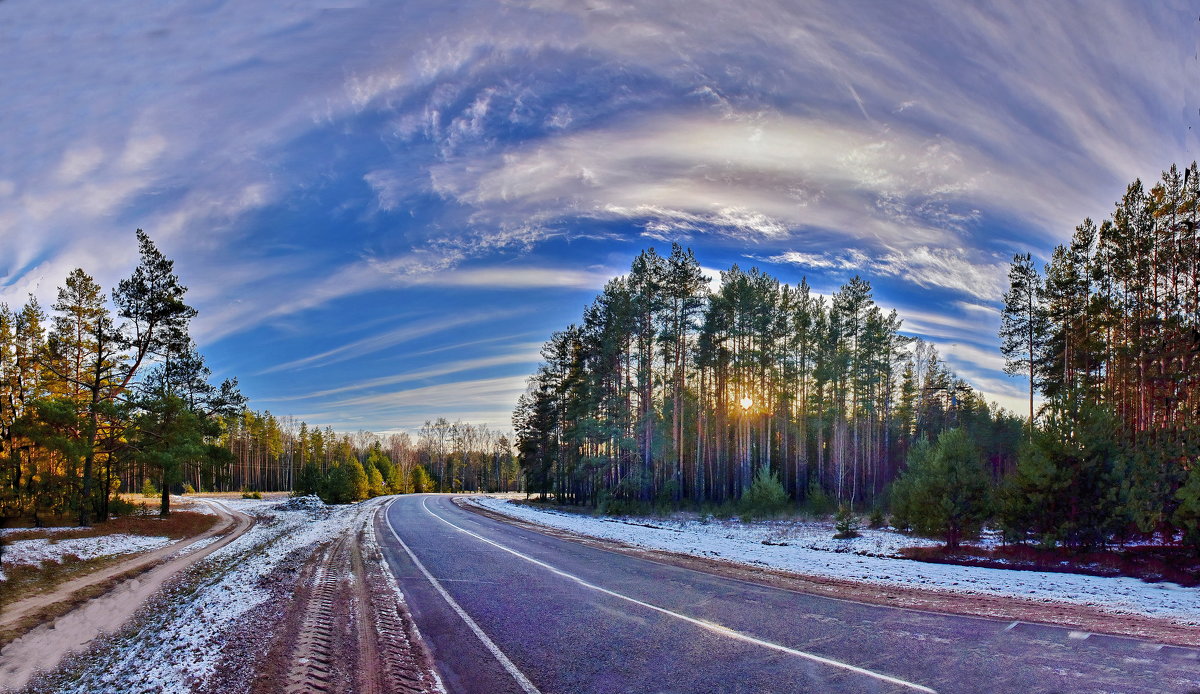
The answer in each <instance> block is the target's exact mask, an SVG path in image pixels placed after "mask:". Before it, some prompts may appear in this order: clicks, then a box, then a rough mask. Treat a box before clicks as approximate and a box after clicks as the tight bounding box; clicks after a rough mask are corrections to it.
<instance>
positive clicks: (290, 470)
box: [186, 409, 522, 503]
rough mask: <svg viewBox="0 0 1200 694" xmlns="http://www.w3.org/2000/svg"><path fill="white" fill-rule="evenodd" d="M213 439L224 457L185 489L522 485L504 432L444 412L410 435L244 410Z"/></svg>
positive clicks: (335, 494) (351, 497)
mask: <svg viewBox="0 0 1200 694" xmlns="http://www.w3.org/2000/svg"><path fill="white" fill-rule="evenodd" d="M217 443H218V445H220V446H221V447H222V448H224V449H226V450H228V451H229V453H230V455H229V456H228V457H227V458H225V459H223V461H222V463H221V464H220V465H218V466H195V467H193V468H191V469H190V470H189V472H190V476H189V478H188V479H187V480H186V482H187V485H188V487H189V488H192V489H196V490H200V489H207V490H224V489H232V490H238V489H245V490H250V491H271V490H288V491H292V492H294V493H296V494H316V495H318V496H320V497H322V498H323V499H325V500H326V501H328V502H332V503H343V502H347V501H357V500H359V499H365V498H368V497H372V496H378V495H380V494H407V493H412V492H451V491H458V492H462V491H467V492H473V491H487V492H503V491H517V490H519V489H520V487H521V483H522V476H521V473H520V469H519V468H518V467H517V459H516V456H515V455H514V454H513V450H512V445H511V443H510V440H509V437H508V436H507V435H505V434H503V433H501V432H496V431H493V430H491V429H489V428H488V427H487V425H485V424H472V423H469V422H462V421H458V422H449V421H447V420H446V419H445V418H443V417H439V418H437V419H436V420H432V421H426V422H425V424H424V426H422V427H421V429H420V430H419V431H418V432H417V436H416V437H415V438H414V437H413V436H411V435H409V434H408V433H404V432H402V433H399V434H389V435H387V436H380V435H378V434H374V433H372V432H369V431H358V432H355V433H353V434H345V433H338V432H335V431H334V430H333V429H332V428H331V427H325V428H324V429H321V428H319V427H309V426H308V424H307V423H305V422H302V421H301V422H298V421H296V420H295V419H294V418H292V417H284V418H276V417H275V416H273V415H272V414H271V413H270V412H263V413H259V412H254V411H251V410H249V409H246V410H243V411H242V412H240V413H237V414H234V415H230V416H228V417H226V418H225V419H224V421H223V427H222V432H221V434H220V436H219V437H218V440H217Z"/></svg>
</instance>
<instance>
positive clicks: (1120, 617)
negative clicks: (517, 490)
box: [454, 498, 1200, 647]
mask: <svg viewBox="0 0 1200 694" xmlns="http://www.w3.org/2000/svg"><path fill="white" fill-rule="evenodd" d="M454 503H455V504H456V505H458V506H459V507H461V508H463V509H464V510H467V511H470V512H472V513H476V514H478V515H481V516H484V517H487V518H491V519H494V520H497V521H500V522H503V523H507V524H509V525H513V526H516V527H520V528H524V529H527V530H532V531H534V532H538V533H542V534H545V535H549V536H551V537H556V538H559V539H563V540H568V541H571V542H578V543H581V544H585V545H588V546H590V547H595V548H598V549H603V550H606V551H610V552H616V553H619V554H625V555H629V556H635V557H638V558H640V559H645V560H648V561H654V562H658V563H662V564H668V565H671V566H677V567H681V568H686V569H691V570H694V571H700V572H703V573H708V574H712V575H716V576H721V577H723V578H729V579H733V580H739V581H746V582H748V583H753V584H757V585H764V586H769V587H772V588H779V589H783V590H791V591H795V592H799V593H806V594H809V595H818V596H822V597H827V598H834V599H838V600H849V601H852V602H859V603H867V604H873V605H882V606H887V607H895V608H904V609H913V610H921V611H926V612H936V613H940V614H952V615H961V616H969V617H983V618H987V619H994V620H998V621H1007V622H1013V623H1018V622H1022V623H1032V624H1048V625H1053V626H1059V627H1067V628H1071V629H1075V630H1078V631H1081V632H1086V633H1096V634H1109V635H1113V636H1124V637H1130V638H1137V639H1144V640H1148V641H1154V642H1157V643H1163V644H1169V645H1177V646H1188V647H1197V646H1200V630H1197V629H1196V628H1195V627H1192V626H1187V625H1182V624H1179V623H1176V622H1174V621H1171V620H1167V619H1156V618H1153V617H1147V616H1143V615H1130V614H1122V613H1114V612H1110V611H1107V610H1103V609H1099V608H1093V607H1089V606H1084V605H1073V604H1068V603H1060V602H1049V601H1032V600H1023V599H1020V598H1011V597H999V596H990V595H964V594H962V593H952V592H947V591H938V590H918V589H914V588H907V587H898V586H886V585H880V584H876V583H860V582H855V581H848V580H844V579H836V578H828V577H822V576H812V575H804V574H800V573H795V572H790V571H782V570H778V569H771V568H764V567H759V566H751V565H747V564H741V563H737V562H733V561H729V560H725V559H714V558H709V557H699V556H695V555H691V554H683V553H678V552H670V551H666V550H661V549H647V548H643V547H635V546H632V545H628V544H625V543H622V542H619V541H616V540H609V539H604V538H597V537H593V536H590V535H584V534H581V533H577V532H573V531H569V530H564V529H561V528H553V527H550V526H546V525H541V524H538V523H533V522H530V521H527V520H524V519H519V518H514V517H512V516H508V515H505V514H502V513H499V512H496V511H492V510H490V509H485V508H481V507H479V506H476V505H474V504H471V503H468V502H465V501H464V500H463V499H461V498H458V499H455V500H454ZM898 561H899V560H898Z"/></svg>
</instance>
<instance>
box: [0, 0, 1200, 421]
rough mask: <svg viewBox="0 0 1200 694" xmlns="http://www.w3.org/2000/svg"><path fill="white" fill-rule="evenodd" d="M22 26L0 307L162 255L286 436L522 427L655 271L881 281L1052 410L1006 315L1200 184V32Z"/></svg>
mask: <svg viewBox="0 0 1200 694" xmlns="http://www.w3.org/2000/svg"><path fill="white" fill-rule="evenodd" d="M276 5H279V3H260V2H197V3H175V4H171V5H168V4H167V3H158V2H144V3H137V2H112V3H94V2H54V3H48V2H38V1H37V0H5V1H4V2H0V64H2V65H4V66H5V68H4V71H3V76H2V77H0V99H2V103H3V104H4V108H3V111H2V112H0V301H4V302H7V303H9V304H11V305H17V304H21V303H23V302H24V300H25V297H26V296H27V295H29V294H30V293H32V294H33V295H35V296H37V297H39V299H41V300H42V301H43V302H44V303H45V304H47V305H48V304H49V303H52V301H53V297H54V294H55V288H56V287H57V286H58V285H59V284H60V283H61V282H62V280H63V278H64V277H65V276H66V274H67V273H68V272H69V271H70V270H71V269H72V268H74V267H83V268H84V269H86V270H87V271H88V272H90V273H91V274H93V275H94V276H95V277H96V278H97V279H98V280H99V281H100V282H101V283H102V284H103V285H104V286H105V287H106V288H111V287H112V286H113V284H114V283H115V282H116V281H117V280H118V279H120V278H121V277H122V276H124V275H125V274H127V273H128V272H129V270H130V269H131V268H132V266H133V264H134V262H135V260H136V245H135V240H134V234H133V231H134V229H135V228H139V227H140V228H143V229H145V230H146V231H147V232H149V233H150V235H151V237H152V238H154V239H155V241H156V242H157V243H158V244H159V245H160V247H161V248H162V249H163V250H164V251H165V252H166V253H167V254H168V255H169V256H171V257H173V258H175V259H176V266H177V269H178V272H179V274H180V275H181V277H182V279H183V281H184V282H185V284H187V285H188V286H189V287H190V292H189V298H190V299H191V301H192V303H193V304H194V305H195V306H196V307H197V308H198V309H199V310H200V316H199V318H198V319H197V320H196V321H195V323H194V325H193V333H194V336H195V338H196V339H197V341H198V342H199V343H200V345H201V348H202V351H203V352H204V353H205V354H206V355H207V357H208V359H209V362H210V364H211V365H212V367H213V368H214V370H215V371H216V372H217V373H218V374H219V375H222V376H226V375H236V376H238V377H239V378H240V379H241V382H242V386H243V390H244V391H245V393H246V394H247V395H249V396H250V397H251V398H252V406H253V407H255V408H256V409H270V410H271V411H272V412H274V413H276V414H292V415H295V416H297V417H300V418H303V419H305V420H307V421H309V422H310V423H316V424H320V425H326V424H328V425H332V426H333V427H335V428H337V429H339V430H347V431H352V430H357V429H367V430H371V431H375V432H380V433H383V432H389V431H401V430H412V429H415V428H417V427H419V426H420V424H421V422H422V421H424V420H425V419H427V418H432V417H436V416H445V417H448V418H450V419H456V418H463V419H467V420H472V421H481V422H487V423H489V424H491V425H494V426H497V427H499V428H507V427H508V425H509V424H508V421H509V415H510V413H511V409H512V405H513V403H514V402H515V400H516V397H517V395H518V394H519V393H520V392H521V391H522V390H523V388H524V379H525V377H526V376H527V375H528V374H529V373H531V372H532V371H533V369H534V368H535V366H536V364H537V362H538V348H539V345H540V344H541V343H542V342H543V341H544V340H545V339H546V338H547V337H548V336H549V334H550V332H551V331H553V330H556V329H560V328H562V327H564V326H565V325H566V324H567V323H568V322H571V321H574V320H577V319H578V318H579V316H580V313H581V311H582V309H583V307H584V305H585V304H586V303H588V302H589V301H590V300H591V298H592V297H593V296H594V295H595V293H596V292H597V290H598V289H599V288H600V287H601V286H602V285H603V283H604V281H605V280H606V279H607V278H608V277H610V276H612V275H614V274H619V273H621V272H624V271H625V270H626V269H627V268H628V264H629V261H630V260H631V259H632V258H633V256H634V255H636V254H637V253H638V252H639V251H640V250H641V249H643V248H645V247H647V246H656V247H658V248H659V249H660V250H664V249H666V248H669V245H670V242H671V241H679V242H681V243H684V244H686V245H689V246H691V247H692V248H694V249H695V251H696V253H697V257H698V258H699V260H700V261H701V264H702V265H703V266H704V267H706V268H711V269H724V268H727V267H728V266H729V265H730V264H731V263H734V262H736V263H739V264H741V265H743V266H748V265H758V266H759V267H761V268H763V269H765V270H767V271H769V272H771V273H773V274H775V275H777V276H779V277H780V278H781V279H782V280H784V281H787V282H796V281H799V279H800V278H801V277H805V276H806V277H808V279H809V282H810V283H811V284H812V285H813V286H814V287H815V288H816V289H818V290H819V291H822V292H826V293H829V292H832V291H833V290H835V289H836V288H837V287H838V286H839V285H840V284H842V283H843V282H845V281H846V280H847V279H848V278H849V277H851V276H853V275H854V274H862V275H863V276H864V277H866V278H868V279H870V280H871V282H872V284H873V286H874V288H875V296H876V300H877V301H878V302H879V303H880V304H882V305H884V306H885V307H894V308H896V309H897V310H898V311H899V313H900V315H901V317H902V318H903V319H904V321H905V329H906V331H908V332H910V333H911V334H916V335H920V336H922V337H925V338H927V339H929V340H930V341H932V342H934V343H935V344H936V345H937V346H938V348H939V350H940V351H941V352H942V354H943V355H944V356H946V357H947V358H948V359H949V361H950V364H951V365H952V366H953V367H954V368H955V369H956V370H957V371H958V373H959V374H960V375H962V376H964V377H966V378H967V379H968V380H969V381H970V382H972V383H973V384H974V385H975V386H976V387H977V388H979V389H980V390H982V391H983V392H984V393H985V394H986V395H988V396H989V397H991V398H993V399H995V400H997V401H999V402H1001V403H1002V404H1004V405H1006V406H1009V407H1012V408H1013V409H1015V410H1017V411H1020V409H1021V405H1020V402H1021V393H1022V392H1023V390H1024V383H1023V382H1021V381H1020V380H1017V379H1010V378H1008V377H1006V376H1004V374H1003V373H1002V371H1001V368H1002V358H1001V357H1000V355H999V351H998V341H997V339H996V337H995V335H996V329H997V327H998V324H999V314H998V312H997V308H998V306H999V305H1000V298H1001V295H1002V293H1003V291H1004V289H1005V286H1006V280H1005V273H1006V268H1007V262H1008V261H1009V259H1011V257H1012V255H1013V253H1015V252H1023V251H1026V250H1029V251H1032V252H1033V253H1034V254H1035V256H1038V257H1040V258H1042V259H1045V258H1046V257H1047V256H1048V254H1049V251H1050V250H1051V249H1052V248H1053V246H1054V244H1056V243H1058V242H1060V241H1061V240H1063V239H1065V238H1066V237H1067V236H1068V235H1069V233H1070V231H1071V230H1072V228H1073V227H1074V225H1075V224H1077V223H1079V221H1081V220H1082V219H1083V217H1085V216H1088V215H1091V216H1094V217H1103V216H1105V215H1106V214H1107V213H1108V212H1109V210H1110V209H1111V207H1112V203H1113V202H1114V201H1115V200H1116V199H1117V198H1118V197H1119V196H1120V195H1121V193H1122V192H1123V189H1124V186H1125V184H1126V183H1128V182H1129V181H1130V180H1132V179H1133V178H1134V177H1137V176H1140V177H1143V178H1150V179H1153V178H1155V177H1157V175H1158V173H1159V172H1160V171H1161V170H1162V169H1164V168H1166V167H1167V166H1169V165H1170V164H1171V163H1173V162H1179V163H1184V162H1190V161H1192V160H1193V159H1195V158H1197V145H1198V142H1197V135H1198V133H1200V90H1197V89H1196V88H1195V86H1194V85H1195V83H1196V80H1197V76H1198V75H1200V62H1197V53H1198V45H1197V37H1198V36H1200V31H1198V29H1200V23H1198V20H1200V17H1198V16H1197V11H1196V10H1195V8H1194V6H1191V5H1190V4H1189V3H1185V2H1161V3H1144V2H1127V3H1118V2H1083V3H1067V2H1055V3H1045V2H1027V3H1019V2H1004V3H997V4H995V5H992V4H989V3H965V2H928V3H925V2H905V3H883V2H845V1H840V0H839V1H830V2H804V3H797V2H738V3H731V2H724V1H716V2H703V1H700V0H689V1H688V2H655V3H620V2H611V1H610V0H595V1H593V2H554V1H544V2H538V1H530V2H495V1H493V0H488V1H485V2H460V3H443V2H423V1H420V0H415V1H411V2H404V3H371V2H355V1H352V0H351V1H345V2H339V1H337V0H333V1H325V2H318V3H305V2H293V3H288V4H287V7H277V6H276Z"/></svg>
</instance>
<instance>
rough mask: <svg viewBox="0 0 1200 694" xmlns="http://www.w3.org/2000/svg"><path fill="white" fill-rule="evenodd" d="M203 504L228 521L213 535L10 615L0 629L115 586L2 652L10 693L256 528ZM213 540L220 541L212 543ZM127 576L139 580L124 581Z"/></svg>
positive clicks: (0, 666) (1, 671) (76, 583)
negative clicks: (172, 579) (171, 580)
mask: <svg viewBox="0 0 1200 694" xmlns="http://www.w3.org/2000/svg"><path fill="white" fill-rule="evenodd" d="M198 501H201V502H202V503H205V504H208V505H209V506H211V507H212V508H213V509H214V510H215V511H216V512H217V513H218V514H219V515H220V516H221V517H222V519H223V520H222V521H220V522H219V523H218V525H217V526H214V527H213V529H211V530H209V531H208V532H205V533H202V534H200V535H198V536H196V537H195V538H192V539H190V540H185V541H183V542H181V543H176V544H173V545H169V546H167V547H163V548H162V549H159V550H155V551H153V552H149V553H147V554H144V555H141V556H139V557H137V558H135V559H132V560H130V561H128V562H122V563H120V564H117V565H116V566H112V567H109V568H107V569H105V570H103V571H98V572H96V573H93V574H89V575H87V576H83V577H80V578H78V579H75V580H73V581H70V582H68V583H66V584H63V585H62V586H60V587H59V588H58V589H56V590H55V591H53V592H51V593H49V594H46V595H38V596H35V597H33V598H29V599H27V600H23V601H21V602H19V603H16V604H15V605H13V606H12V607H11V609H9V610H5V613H4V616H3V618H2V619H0V626H8V627H11V626H14V625H19V624H20V623H21V622H22V621H23V620H25V621H31V620H36V618H37V615H38V613H39V612H41V611H44V610H47V609H50V608H52V607H53V606H54V605H55V604H57V603H60V602H63V601H69V600H72V599H75V596H77V595H78V594H80V593H81V592H85V591H88V590H89V589H95V588H96V587H104V586H105V584H106V583H109V582H114V581H115V582H116V585H114V586H113V587H112V588H111V589H109V590H107V591H106V592H104V593H103V594H102V595H99V596H97V597H94V598H91V599H88V600H86V601H85V602H83V603H82V604H81V605H79V606H78V607H75V608H74V609H72V610H71V611H69V612H67V613H66V614H63V615H61V616H59V617H58V618H57V619H54V620H53V621H51V622H49V623H43V624H41V625H40V626H36V627H35V628H33V629H31V630H30V631H28V632H27V633H25V634H24V635H23V636H21V637H20V638H17V639H16V640H14V641H12V642H11V643H9V644H8V645H6V646H5V647H4V648H3V650H0V682H3V683H4V686H5V687H7V688H10V689H19V688H21V687H23V686H24V685H25V683H26V682H28V681H29V678H30V677H32V676H33V674H34V673H35V672H36V671H37V670H49V669H52V668H53V667H54V666H55V665H56V664H57V663H59V662H60V661H61V660H62V659H63V657H64V656H66V655H67V654H68V653H71V652H74V651H79V650H81V649H82V648H83V647H84V646H86V645H87V644H88V642H90V641H91V640H92V639H94V638H96V636H98V635H100V634H101V633H103V632H110V631H113V630H115V629H117V628H118V627H120V626H121V624H123V623H124V622H125V621H126V620H127V619H129V617H130V616H131V615H132V614H133V613H134V612H135V611H136V610H137V609H138V607H140V606H141V604H142V603H143V602H144V601H145V600H146V599H147V598H148V597H150V595H152V594H153V593H154V592H155V591H156V590H157V589H158V588H159V587H160V586H161V585H162V584H163V582H164V581H166V580H167V579H168V578H170V577H171V576H174V575H175V574H176V573H178V572H179V571H181V570H183V569H185V568H187V567H189V566H191V565H192V564H194V563H195V562H197V561H199V560H201V559H203V558H204V557H206V556H208V555H209V554H211V553H212V552H214V551H216V550H217V549H220V548H221V547H224V546H225V545H227V544H229V543H230V542H233V541H234V540H235V539H237V538H238V537H240V536H241V535H242V534H243V533H245V532H246V531H247V530H248V529H250V527H251V526H252V525H253V524H254V519H253V518H251V517H250V516H248V515H246V514H244V513H241V512H239V511H234V510H232V509H230V508H228V507H227V506H225V505H224V504H222V503H220V502H219V501H212V500H198ZM222 534H223V535H222ZM214 537H219V539H217V540H216V541H210V540H211V538H214ZM205 541H209V542H208V544H206V545H203V546H201V547H200V548H199V549H193V550H192V551H185V550H187V549H188V548H192V547H193V546H194V545H197V544H198V543H202V542H205ZM127 574H134V575H133V576H132V577H129V578H123V577H125V576H126V575H127Z"/></svg>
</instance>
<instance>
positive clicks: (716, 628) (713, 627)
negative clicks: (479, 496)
mask: <svg viewBox="0 0 1200 694" xmlns="http://www.w3.org/2000/svg"><path fill="white" fill-rule="evenodd" d="M425 501H426V499H421V508H423V509H425V512H426V513H428V514H429V515H431V516H433V517H434V518H436V519H438V520H440V521H441V522H443V523H445V524H446V525H448V526H450V527H451V528H454V529H455V530H457V531H458V532H460V533H466V534H467V535H470V536H471V537H474V538H476V539H478V540H481V541H483V542H486V543H488V544H489V545H492V546H494V547H496V548H498V549H502V550H504V551H505V552H508V553H509V554H512V555H513V556H516V557H520V558H521V559H524V560H525V561H527V562H530V563H531V564H537V565H538V566H540V567H542V568H544V569H546V570H547V571H550V572H551V573H554V574H557V575H559V576H562V577H563V578H567V579H570V580H572V581H575V582H576V583H578V584H579V585H581V586H583V587H585V588H590V589H591V590H595V591H598V592H601V593H604V594H605V595H610V596H612V597H614V598H619V599H621V600H625V601H627V602H631V603H633V604H635V605H640V606H641V607H645V608H647V609H649V610H653V611H655V612H660V613H662V614H665V615H669V616H671V617H675V618H676V619H680V620H683V621H685V622H688V623H689V624H694V625H696V626H698V627H700V628H702V629H707V630H708V631H711V632H713V633H716V634H720V635H722V636H726V637H728V638H731V639H734V640H737V641H743V642H746V643H750V644H754V645H756V646H762V647H763V648H768V649H771V650H774V651H779V652H780V653H786V654H788V655H793V656H796V657H798V658H803V659H805V660H811V661H813V662H816V663H821V664H823V665H829V666H831V667H835V668H839V669H842V670H846V671H849V672H853V673H857V674H860V675H865V676H867V677H870V678H873V679H876V680H879V681H881V682H888V683H890V684H896V685H899V686H901V687H908V688H909V689H913V690H915V691H918V692H925V693H926V694H937V692H936V691H935V690H933V689H930V688H929V687H926V686H923V685H920V684H916V683H915V682H909V681H908V680H902V679H900V678H898V677H892V676H891V675H885V674H883V673H880V672H874V671H872V670H867V669H865V668H861V667H858V666H857V665H851V664H849V663H843V662H841V661H840V660H833V659H832V658H826V657H824V656H819V655H816V654H815V653H808V652H806V651H801V650H797V649H795V648H789V647H788V646H784V645H781V644H778V643H773V642H771V641H764V640H762V639H760V638H756V637H754V636H750V635H749V634H743V633H742V632H740V631H734V630H733V629H730V628H729V627H725V626H721V625H720V624H714V623H712V622H707V621H704V620H702V619H696V618H695V617H689V616H687V615H685V614H680V613H678V612H672V611H671V610H668V609H666V608H664V607H659V606H658V605H651V604H650V603H648V602H642V601H641V600H638V599H637V598H631V597H629V596H628V595H622V594H621V593H617V592H614V591H611V590H609V589H607V588H602V587H600V586H598V585H596V584H594V583H588V582H587V581H585V580H584V579H582V578H580V577H578V576H575V575H574V574H569V573H567V572H566V571H563V570H561V569H557V568H555V567H553V566H551V565H549V564H547V563H545V562H543V561H539V560H537V559H534V558H533V557H530V556H527V555H525V554H522V553H520V552H518V551H517V550H515V549H512V548H509V547H506V546H504V545H502V544H500V543H499V542H494V541H492V540H489V539H487V538H486V537H483V536H482V535H478V534H476V533H473V532H471V531H470V530H467V529H465V528H460V527H459V526H457V525H455V524H453V523H451V522H450V521H448V520H446V519H445V518H442V517H441V516H439V515H438V514H436V513H434V512H433V511H431V510H430V509H429V506H427V505H426V504H425ZM392 533H393V534H395V530H393V531H392ZM397 539H399V537H397ZM401 544H403V543H401ZM406 549H407V548H406ZM410 555H411V553H410ZM413 559H414V560H415V559H416V557H414V558H413ZM418 566H419V564H418ZM430 578H431V579H432V577H430ZM447 599H449V596H447Z"/></svg>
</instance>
